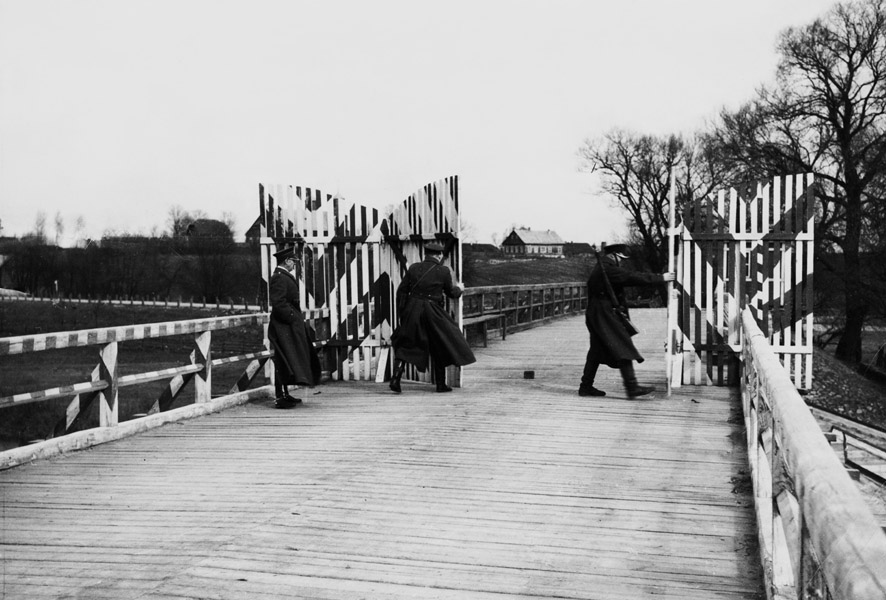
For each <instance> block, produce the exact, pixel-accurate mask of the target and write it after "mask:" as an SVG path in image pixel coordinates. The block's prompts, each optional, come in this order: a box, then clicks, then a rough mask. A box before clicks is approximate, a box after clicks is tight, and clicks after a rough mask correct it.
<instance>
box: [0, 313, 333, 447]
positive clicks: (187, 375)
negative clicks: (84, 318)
mask: <svg viewBox="0 0 886 600" xmlns="http://www.w3.org/2000/svg"><path fill="white" fill-rule="evenodd" d="M309 316H313V317H314V318H316V316H315V315H309ZM267 319H268V317H267V315H266V314H249V315H239V316H231V317H215V318H208V319H195V320H186V321H170V322H166V323H150V324H144V325H127V326H121V327H104V328H96V329H84V330H79V331H64V332H57V333H48V334H37V335H26V336H16V337H7V338H0V358H2V357H10V356H14V355H21V354H31V353H35V352H43V351H48V350H58V349H64V348H78V347H86V346H99V347H100V348H99V352H98V354H99V362H98V364H97V365H96V367H95V368H94V369H93V370H92V374H91V376H90V378H89V380H88V381H84V382H80V383H74V384H69V385H63V386H60V387H55V388H50V389H44V390H39V391H30V392H23V393H17V394H13V395H10V396H4V397H0V409H2V408H5V407H9V406H18V405H23V404H29V403H34V402H45V401H47V400H52V399H56V398H72V400H71V401H70V403H69V404H68V406H67V409H66V411H65V416H64V417H62V418H61V419H60V420H59V422H58V423H57V424H56V425H55V426H54V427H53V429H52V431H49V432H47V435H48V437H50V438H52V437H57V436H62V435H65V434H67V433H68V432H70V431H71V430H72V428H74V427H75V426H82V425H85V423H83V421H84V415H86V414H87V409H89V407H90V406H92V405H93V403H95V402H98V426H99V427H100V428H113V427H116V426H117V425H118V424H119V418H118V415H119V408H118V406H119V404H118V395H119V391H120V390H121V389H123V388H126V387H129V386H135V385H140V384H145V383H150V382H155V381H164V380H165V381H167V385H166V386H165V387H164V388H163V391H162V392H161V393H160V395H159V396H158V397H157V399H156V400H155V401H154V403H153V405H152V406H151V408H150V409H149V410H148V411H147V414H148V415H151V414H155V413H161V412H165V411H167V410H169V409H170V408H171V406H172V404H173V402H174V401H175V400H176V399H177V398H178V397H179V395H180V394H181V393H182V392H183V391H184V390H185V388H186V386H187V384H188V383H189V382H191V381H194V402H195V404H204V403H208V402H209V401H210V400H211V399H212V396H211V386H212V370H213V367H218V366H221V365H226V364H232V363H241V362H246V363H247V366H246V369H245V370H244V371H243V373H242V375H241V376H240V377H239V379H238V380H237V382H236V384H235V385H234V386H233V387H232V388H231V390H230V392H229V394H237V393H240V392H244V391H245V390H246V389H247V388H248V387H249V386H250V384H251V383H252V381H253V379H254V378H255V376H256V374H257V373H258V372H259V371H260V370H261V367H262V366H263V365H264V364H265V363H266V362H267V361H268V359H269V358H270V357H271V356H272V351H271V350H269V349H268V348H267V347H265V348H261V347H260V338H259V337H258V332H256V340H255V342H256V346H257V347H259V349H257V350H256V351H254V352H248V353H245V354H239V355H234V356H227V357H223V358H215V359H213V358H212V356H211V354H212V352H211V341H212V332H213V331H220V330H224V329H230V328H234V327H243V326H261V325H264V324H265V323H267ZM179 335H192V336H193V350H192V352H191V354H190V359H189V361H188V362H187V363H186V364H183V365H181V366H176V367H171V368H167V369H161V370H157V371H149V372H141V373H131V374H127V375H121V374H120V371H119V365H120V361H119V358H120V356H119V355H120V351H119V345H120V343H121V342H129V341H135V340H147V339H152V338H164V337H169V336H179Z"/></svg>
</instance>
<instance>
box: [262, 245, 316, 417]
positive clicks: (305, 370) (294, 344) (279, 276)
mask: <svg viewBox="0 0 886 600" xmlns="http://www.w3.org/2000/svg"><path fill="white" fill-rule="evenodd" d="M274 257H275V258H276V259H277V268H276V269H274V273H273V274H272V275H271V282H270V286H269V288H270V290H269V291H270V294H269V295H270V305H271V319H270V322H269V323H268V341H270V343H271V347H272V348H273V349H274V359H273V360H274V391H275V394H276V401H275V403H274V406H275V407H276V408H293V407H294V406H295V405H296V404H299V403H301V399H299V398H293V397H292V396H291V395H290V394H289V386H290V385H308V386H313V385H316V384H317V382H319V380H320V360H319V358H318V356H317V351H316V349H315V348H314V345H313V343H311V339H310V336H309V335H308V326H307V324H306V323H305V318H304V315H303V314H302V312H301V307H300V306H299V299H298V279H297V275H296V270H297V268H298V255H297V254H296V246H295V245H294V244H287V245H286V246H285V247H283V248H281V249H280V250H278V251H277V252H275V253H274Z"/></svg>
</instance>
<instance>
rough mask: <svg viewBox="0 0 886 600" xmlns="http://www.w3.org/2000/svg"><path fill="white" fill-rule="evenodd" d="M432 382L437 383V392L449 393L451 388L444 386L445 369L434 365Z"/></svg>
mask: <svg viewBox="0 0 886 600" xmlns="http://www.w3.org/2000/svg"><path fill="white" fill-rule="evenodd" d="M434 381H436V382H437V391H438V392H451V391H452V388H451V387H449V386H448V385H446V367H444V366H440V365H436V364H435V365H434Z"/></svg>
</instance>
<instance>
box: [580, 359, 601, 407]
mask: <svg viewBox="0 0 886 600" xmlns="http://www.w3.org/2000/svg"><path fill="white" fill-rule="evenodd" d="M588 355H589V356H588V359H587V360H586V361H585V369H584V372H583V373H582V375H581V385H579V386H578V395H579V396H605V395H606V392H604V391H603V390H598V389H597V388H595V387H594V379H595V378H596V377H597V369H598V368H599V367H600V363H598V362H594V361H593V360H592V359H591V358H590V351H588Z"/></svg>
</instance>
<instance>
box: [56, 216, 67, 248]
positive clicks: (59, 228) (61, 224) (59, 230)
mask: <svg viewBox="0 0 886 600" xmlns="http://www.w3.org/2000/svg"><path fill="white" fill-rule="evenodd" d="M63 235H65V219H64V217H62V213H61V211H60V210H59V211H56V212H55V245H56V246H58V245H59V244H61V240H62V236H63Z"/></svg>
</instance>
